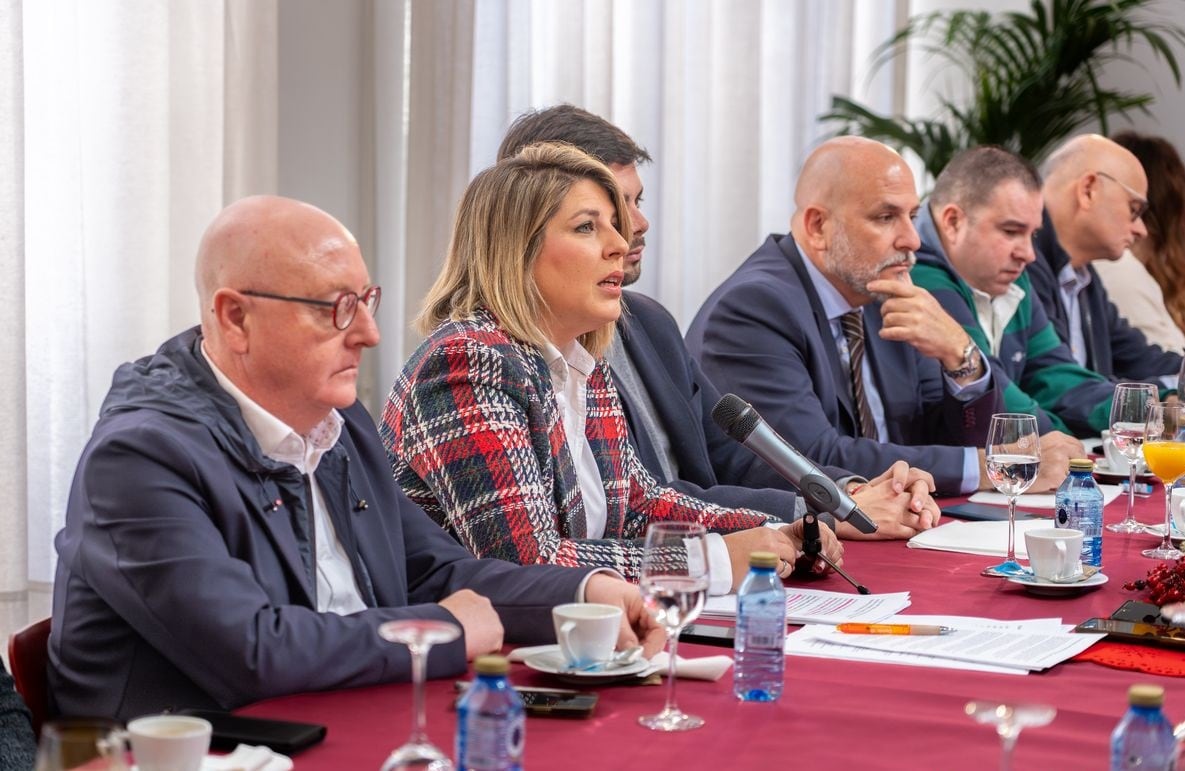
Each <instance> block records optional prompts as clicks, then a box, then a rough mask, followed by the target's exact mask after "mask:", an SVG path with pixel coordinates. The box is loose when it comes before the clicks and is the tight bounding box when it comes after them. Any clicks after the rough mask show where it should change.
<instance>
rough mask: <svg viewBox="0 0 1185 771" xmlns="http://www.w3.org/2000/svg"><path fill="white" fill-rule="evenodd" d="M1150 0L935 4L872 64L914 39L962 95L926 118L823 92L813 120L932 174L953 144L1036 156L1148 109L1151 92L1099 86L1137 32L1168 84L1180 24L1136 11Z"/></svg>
mask: <svg viewBox="0 0 1185 771" xmlns="http://www.w3.org/2000/svg"><path fill="white" fill-rule="evenodd" d="M1154 3H1155V0H1031V5H1030V8H1029V12H1028V13H1027V14H1026V13H1016V12H1013V13H1005V14H1000V15H997V16H993V15H991V14H989V13H988V12H986V11H939V12H936V13H929V14H923V15H920V16H915V17H913V18H911V19H910V20H909V22H908V24H907V25H906V26H905V27H904V28H903V29H901V30H900V31H899V32H898V33H897V34H896V35H894V36H893V37H892V38H891V39H890V40H888V41H887V42H885V43H884V44H882V45H881V46H880V47H879V48H878V49H877V50H876V52H875V53H874V65H873V66H874V70H875V69H876V68H879V67H881V66H883V65H884V64H885V63H887V62H889V61H891V60H892V59H894V58H896V57H898V56H900V55H902V54H903V53H905V52H906V51H907V50H908V47H909V45H910V44H917V45H918V46H919V47H920V50H921V51H923V52H924V53H925V54H927V55H928V56H936V57H938V58H939V59H941V60H944V61H945V62H946V63H947V64H949V65H953V66H954V67H955V68H957V70H958V71H959V72H960V73H961V74H962V75H963V77H965V78H966V80H967V82H968V84H969V85H970V95H969V97H968V98H967V99H966V101H965V102H962V103H960V102H956V101H955V100H954V99H951V98H946V97H943V98H941V99H940V104H941V110H940V113H939V115H938V116H937V117H935V118H931V119H919V120H911V119H907V118H902V117H886V116H882V115H878V114H876V113H874V112H872V111H871V110H869V109H868V108H867V107H864V106H863V105H860V104H858V103H857V102H855V101H853V100H851V99H847V98H845V97H842V96H832V101H831V111H830V112H828V113H826V114H824V115H822V116H820V119H821V120H824V121H831V122H837V123H839V124H840V126H839V130H838V131H837V133H841V134H845V133H851V134H860V135H863V136H866V137H869V138H872V139H879V140H881V141H883V142H886V143H887V144H890V145H892V146H894V147H897V148H898V149H908V150H912V151H913V152H914V153H916V154H917V155H918V157H919V158H920V159H921V160H922V162H923V164H925V167H926V170H927V171H928V172H929V173H930V174H932V175H935V176H936V175H937V174H938V172H939V171H941V170H942V169H943V167H945V166H946V163H947V161H949V160H950V158H951V157H952V156H953V155H954V154H955V153H957V152H958V151H959V150H962V149H965V148H968V147H974V146H976V145H982V144H995V145H1001V146H1003V147H1006V148H1008V149H1010V150H1013V151H1015V152H1017V153H1019V154H1020V155H1022V156H1024V157H1026V158H1029V159H1030V160H1032V161H1034V162H1036V163H1039V162H1040V161H1042V160H1043V159H1044V158H1045V156H1046V155H1047V154H1048V153H1049V152H1050V151H1051V150H1052V149H1053V148H1054V147H1055V146H1056V145H1057V144H1058V143H1060V141H1061V140H1063V139H1065V138H1066V137H1068V136H1069V135H1071V134H1072V133H1074V132H1075V131H1077V130H1078V129H1081V128H1082V127H1084V126H1086V125H1088V124H1090V123H1092V122H1097V123H1098V125H1099V128H1100V130H1101V131H1102V133H1104V134H1106V133H1107V131H1108V126H1109V119H1110V117H1111V116H1113V115H1116V114H1118V115H1126V114H1127V113H1128V112H1130V111H1131V110H1137V109H1138V110H1141V111H1143V112H1147V111H1148V105H1149V104H1151V103H1152V102H1153V100H1154V97H1153V95H1152V94H1149V93H1135V92H1128V91H1119V90H1114V89H1108V88H1104V87H1103V86H1102V85H1100V83H1099V80H1100V74H1101V73H1102V71H1103V69H1104V67H1105V65H1106V64H1107V63H1108V62H1111V61H1117V60H1120V61H1131V47H1132V44H1133V42H1136V41H1139V40H1142V41H1144V42H1146V43H1147V44H1148V46H1149V47H1150V48H1151V50H1152V52H1153V54H1154V56H1155V57H1156V58H1157V59H1158V60H1160V61H1163V62H1164V64H1165V65H1167V66H1168V68H1169V70H1170V71H1171V73H1172V76H1173V80H1174V82H1176V84H1177V85H1180V83H1181V72H1180V69H1179V67H1178V65H1177V59H1176V56H1175V55H1174V53H1173V48H1172V44H1174V43H1185V30H1182V29H1181V28H1180V27H1178V26H1176V25H1174V24H1169V23H1165V22H1161V21H1156V20H1154V19H1150V18H1137V13H1138V12H1140V11H1143V10H1145V9H1146V7H1147V6H1150V5H1152V4H1154Z"/></svg>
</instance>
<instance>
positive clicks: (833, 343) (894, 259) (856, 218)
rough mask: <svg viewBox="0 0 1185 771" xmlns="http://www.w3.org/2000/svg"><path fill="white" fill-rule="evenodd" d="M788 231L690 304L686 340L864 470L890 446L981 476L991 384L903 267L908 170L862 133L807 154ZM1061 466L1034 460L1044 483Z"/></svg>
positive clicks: (917, 460)
mask: <svg viewBox="0 0 1185 771" xmlns="http://www.w3.org/2000/svg"><path fill="white" fill-rule="evenodd" d="M795 204H796V211H795V213H794V217H793V220H792V223H791V231H792V233H791V234H790V235H785V236H778V235H774V236H770V237H769V238H768V239H767V240H766V242H765V243H764V244H763V245H762V246H761V248H759V249H758V250H757V251H756V252H755V253H754V254H753V255H752V256H750V257H749V258H748V259H747V260H746V261H745V262H744V263H743V264H742V265H741V266H740V267H739V268H738V269H737V270H736V271H735V272H734V273H733V274H732V276H730V277H729V278H728V279H727V280H726V281H725V282H724V283H723V284H722V285H721V286H720V287H718V288H717V289H716V291H715V292H713V293H712V295H711V296H710V297H709V298H708V300H707V301H706V302H705V303H704V305H703V307H702V308H701V309H700V311H699V313H698V314H697V315H696V318H695V320H694V321H693V322H692V324H691V327H690V329H689V330H688V334H687V342H688V347H689V348H690V349H691V352H692V354H693V355H696V356H698V358H699V359H700V364H701V365H702V366H703V368H704V371H705V372H706V373H707V375H708V377H710V378H711V379H712V381H713V382H715V383H716V384H717V385H718V386H719V387H720V388H721V389H725V388H726V389H728V390H731V391H734V392H736V393H737V394H738V395H740V396H741V397H742V398H745V399H747V400H749V401H750V402H751V403H753V405H754V406H755V407H757V409H758V410H759V411H760V412H761V414H762V415H763V416H764V417H765V419H766V420H767V421H768V422H769V423H770V424H771V425H772V426H773V427H774V429H775V430H777V431H778V432H779V433H781V434H782V435H783V436H785V437H786V438H787V439H789V440H790V441H791V442H793V443H795V444H796V445H797V446H798V447H799V448H800V449H801V450H802V451H803V452H805V453H806V454H808V455H810V456H811V457H813V458H816V459H818V460H819V461H822V462H824V463H833V464H837V465H841V466H843V467H845V468H849V469H852V470H853V471H855V472H857V473H864V474H868V473H873V472H874V471H875V470H876V469H880V468H884V467H885V466H886V465H888V464H889V463H892V462H894V461H897V460H902V459H903V460H906V461H907V462H909V463H910V464H911V465H914V466H919V467H921V468H924V469H927V470H928V471H930V472H931V473H932V474H933V475H934V480H935V483H936V485H937V487H938V490H939V491H940V492H945V493H952V494H953V493H967V492H971V491H973V490H977V489H980V488H983V487H987V486H988V484H987V478H986V471H985V469H984V468H983V450H982V449H980V448H982V446H983V442H984V440H985V438H986V432H987V427H988V424H989V418H990V416H991V415H992V413H993V412H996V411H997V409H998V407H999V404H1000V398H999V396H1000V395H999V392H998V390H997V387H996V385H995V383H994V381H993V378H992V375H991V371H990V367H989V366H988V365H987V362H986V360H985V359H984V357H983V356H982V354H981V353H980V351H979V349H978V348H977V347H976V346H975V344H974V343H973V342H972V341H971V338H970V337H969V336H968V334H967V332H966V331H965V330H963V329H962V328H961V327H960V326H959V324H958V323H957V322H955V321H954V319H952V318H951V317H950V316H949V315H948V314H947V313H945V312H944V311H943V310H942V308H941V307H940V306H939V305H938V303H937V302H935V300H934V298H933V297H932V296H931V295H930V294H929V293H928V292H926V291H925V290H924V289H920V288H919V287H915V286H914V285H913V284H912V283H911V282H910V280H909V269H910V267H911V266H912V265H913V262H914V258H913V254H912V252H913V251H914V250H915V249H917V248H918V245H919V242H918V235H917V232H916V231H915V230H914V228H913V223H912V218H913V216H914V215H915V214H916V213H917V210H918V205H919V202H918V196H917V192H916V190H915V188H914V180H913V175H912V173H911V172H910V170H909V167H908V166H907V165H906V164H905V162H904V161H903V160H902V159H901V157H900V156H899V155H898V154H897V153H896V152H894V151H893V150H891V149H890V148H888V147H886V146H885V145H882V144H880V143H878V142H873V141H871V140H868V139H863V138H860V137H840V138H836V139H832V140H830V141H828V142H826V143H824V144H823V145H822V146H820V147H819V148H818V149H816V150H815V151H814V152H813V153H812V154H811V156H810V157H809V158H808V159H807V161H806V163H805V164H804V166H803V169H802V172H801V174H800V176H799V179H798V183H797V187H796V189H795ZM1062 476H1064V466H1061V467H1060V474H1059V471H1058V464H1043V466H1042V477H1041V478H1040V479H1038V482H1037V483H1036V487H1037V488H1038V489H1049V488H1050V487H1052V486H1054V485H1055V484H1056V483H1057V482H1060V481H1061V478H1062Z"/></svg>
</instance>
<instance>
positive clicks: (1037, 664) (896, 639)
mask: <svg viewBox="0 0 1185 771" xmlns="http://www.w3.org/2000/svg"><path fill="white" fill-rule="evenodd" d="M892 623H898V624H934V625H936V626H948V627H952V628H953V629H955V631H954V632H952V633H951V634H944V635H881V634H845V633H843V632H839V631H836V629H835V627H834V626H824V625H818V624H812V625H808V626H805V627H803V628H802V629H800V630H798V631H797V632H794V633H793V634H790V635H788V636H787V637H786V655H788V656H814V657H817V658H826V659H842V660H845V661H872V662H877V663H880V664H906V665H910V666H923V667H940V668H945V669H969V670H973V671H976V672H998V673H1001V674H1011V675H1025V674H1028V673H1029V672H1036V671H1039V670H1042V669H1048V668H1049V667H1052V666H1053V665H1055V664H1059V663H1061V662H1063V661H1065V660H1066V659H1068V658H1070V657H1072V656H1075V655H1077V654H1079V653H1081V652H1082V651H1084V650H1086V649H1087V648H1089V647H1090V646H1092V645H1094V644H1095V643H1096V642H1098V641H1099V640H1101V639H1103V637H1104V636H1105V635H1101V634H1078V633H1075V632H1072V631H1071V630H1072V629H1073V627H1072V626H1069V625H1065V624H1062V620H1061V619H1060V618H1044V619H1032V620H1028V621H998V620H995V619H990V618H972V617H968V616H897V617H894V618H893V619H892Z"/></svg>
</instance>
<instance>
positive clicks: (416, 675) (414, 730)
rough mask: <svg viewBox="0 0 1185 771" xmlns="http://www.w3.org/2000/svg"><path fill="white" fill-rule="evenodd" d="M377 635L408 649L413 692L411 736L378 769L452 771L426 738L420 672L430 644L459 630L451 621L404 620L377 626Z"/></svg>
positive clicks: (458, 633) (445, 639) (454, 636)
mask: <svg viewBox="0 0 1185 771" xmlns="http://www.w3.org/2000/svg"><path fill="white" fill-rule="evenodd" d="M379 635H380V636H382V638H383V639H384V640H387V641H389V642H393V643H401V644H403V645H406V646H407V649H408V651H410V652H411V679H412V684H413V688H414V692H415V696H414V699H415V702H414V710H413V713H412V721H411V737H409V738H408V740H407V742H406V743H405V744H404V745H403V746H402V747H399V748H398V749H396V750H393V751H392V752H391V754H390V756H388V757H387V762H386V763H383V768H382V771H396V770H397V769H410V768H415V769H424V771H453V763H452V761H451V760H449V758H448V756H447V755H445V754H444V753H443V752H441V751H440V750H439V749H437V748H436V747H435V746H434V745H433V744H432V742H430V741H429V740H428V731H427V728H426V723H425V718H424V673H425V669H426V668H427V662H428V651H429V650H430V649H431V648H432V646H433V645H436V644H437V643H447V642H452V641H453V640H455V639H457V638H458V637H460V636H461V629H460V628H459V627H458V626H457V625H456V624H454V623H452V622H451V621H433V620H430V619H407V620H405V621H388V622H386V623H384V624H382V625H381V626H379Z"/></svg>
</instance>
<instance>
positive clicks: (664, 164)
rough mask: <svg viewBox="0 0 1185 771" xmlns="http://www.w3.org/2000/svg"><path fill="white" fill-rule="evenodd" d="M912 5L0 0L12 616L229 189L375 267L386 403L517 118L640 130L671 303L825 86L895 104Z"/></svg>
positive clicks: (661, 278)
mask: <svg viewBox="0 0 1185 771" xmlns="http://www.w3.org/2000/svg"><path fill="white" fill-rule="evenodd" d="M904 5H905V0H799V1H797V2H785V1H784V0H728V1H726V0H680V1H678V2H677V1H675V0H439V1H436V0H342V2H338V3H324V2H321V1H320V0H285V1H284V2H282V3H280V2H277V0H262V1H261V0H224V1H223V2H187V3H160V2H157V1H156V0H0V148H3V152H2V154H0V323H3V324H4V329H5V334H4V335H0V356H2V357H3V358H2V359H0V362H2V363H3V364H4V367H3V369H2V371H0V396H2V398H3V400H4V401H3V403H4V404H6V405H7V406H8V409H7V410H4V411H2V412H0V450H2V451H4V457H5V458H7V462H6V463H5V464H3V466H0V484H3V488H2V489H4V490H5V492H6V493H7V497H6V505H5V506H4V507H3V508H2V509H0V631H3V632H6V631H7V630H10V629H12V628H13V627H15V626H19V625H20V624H23V623H24V622H25V621H26V620H27V619H30V618H36V617H39V616H42V615H45V614H46V613H48V608H49V605H48V597H47V589H48V588H49V584H50V582H51V581H52V577H53V568H54V560H53V547H52V537H53V535H54V533H55V532H56V531H57V530H58V529H59V528H60V526H61V523H62V518H63V515H64V512H65V506H66V496H67V493H68V491H69V487H70V481H71V477H72V475H73V472H74V466H75V464H76V462H77V458H78V454H79V452H80V450H81V448H82V446H83V444H84V443H85V441H86V439H87V437H88V435H89V433H90V430H91V427H92V426H93V424H94V421H95V419H96V418H97V416H98V411H99V407H100V404H101V400H102V398H103V395H104V394H105V392H106V389H107V387H108V384H109V382H110V377H111V373H112V371H113V370H114V368H115V367H116V366H117V365H118V364H119V363H121V362H123V361H127V360H130V359H133V358H136V357H139V356H143V355H145V354H146V353H149V352H151V351H152V350H154V348H155V347H156V346H157V345H158V344H159V343H160V341H161V340H163V339H164V338H166V337H168V336H169V335H172V334H174V333H176V332H177V331H179V330H181V329H183V328H185V327H187V326H189V325H190V324H192V323H193V322H194V320H195V319H196V318H197V313H196V310H197V309H196V307H195V301H194V297H193V288H192V279H191V271H192V259H193V254H194V251H195V248H196V245H197V241H198V238H199V236H200V233H201V232H202V230H203V228H204V227H205V225H206V224H207V223H208V222H209V220H210V219H211V217H212V216H213V215H214V214H215V213H216V212H217V211H218V209H219V208H220V207H221V206H223V205H224V204H225V203H227V202H229V201H231V200H234V199H236V198H238V197H240V196H242V195H245V194H249V193H256V192H279V193H281V194H285V193H286V194H292V195H297V196H299V197H303V198H307V199H310V200H313V201H314V202H316V203H318V205H321V206H323V207H324V208H326V209H327V210H329V211H330V213H332V214H334V215H336V216H338V217H339V218H340V219H342V220H343V222H347V223H348V224H350V226H351V227H353V228H354V229H355V230H356V235H357V236H358V238H359V241H360V243H362V244H363V245H364V246H365V247H367V252H368V256H369V258H370V260H371V263H372V265H371V272H372V276H373V277H374V279H375V280H376V282H378V283H381V284H382V285H383V286H384V289H385V292H384V305H383V308H382V309H381V311H380V314H381V318H380V322H381V324H382V327H383V331H384V335H385V337H384V343H383V345H382V346H381V347H380V349H379V351H377V352H376V353H375V354H374V355H372V356H371V359H370V363H369V365H368V366H369V371H368V374H367V381H366V383H364V387H363V396H364V399H365V401H366V402H367V404H368V406H369V407H371V409H372V410H377V409H380V408H381V405H382V402H383V398H384V397H385V394H386V391H387V388H388V387H389V385H390V383H391V381H392V379H393V378H394V375H395V373H396V372H397V371H398V369H399V367H400V366H401V364H402V362H403V360H404V358H405V357H406V356H407V354H408V353H409V352H410V348H411V346H414V345H415V344H416V343H417V342H418V339H419V337H418V335H417V334H415V332H414V331H412V330H410V329H409V327H408V321H409V319H410V318H411V317H413V316H414V315H415V313H416V311H417V309H418V306H419V301H420V298H421V297H422V295H423V293H424V291H425V290H426V288H427V287H428V285H429V284H430V283H431V282H432V280H433V279H434V277H435V275H436V272H437V270H438V268H439V265H440V261H441V258H442V256H443V253H444V250H445V247H446V244H447V240H448V234H449V228H450V224H451V220H452V216H453V211H454V208H455V205H456V201H457V199H458V198H459V196H460V193H461V191H462V190H463V188H464V186H465V184H466V183H467V182H468V180H469V179H470V178H471V176H472V175H473V174H474V173H475V172H476V171H477V170H479V169H481V168H484V167H485V166H487V165H489V164H490V163H492V162H493V160H494V154H495V151H496V148H497V145H498V143H499V140H500V139H501V136H502V133H503V132H504V131H505V129H506V127H507V126H508V125H509V123H510V122H511V120H513V119H514V117H516V116H517V115H519V114H520V113H522V112H523V111H525V110H527V109H531V108H539V107H545V106H549V105H552V104H556V103H558V102H561V101H567V102H572V103H575V104H578V105H580V106H583V107H585V108H587V109H589V110H591V111H593V112H595V113H598V114H600V115H603V116H605V117H606V118H608V119H609V120H611V121H613V122H615V123H617V124H618V125H620V126H621V127H622V128H624V129H625V130H626V131H628V132H629V133H630V134H632V135H633V136H634V138H635V139H637V140H638V141H639V142H640V143H641V144H642V145H644V146H645V147H647V148H648V149H649V150H650V152H651V154H652V155H653V156H654V158H655V162H654V163H653V164H652V165H651V166H650V167H648V168H645V169H643V171H642V173H643V179H644V181H645V183H646V203H645V204H644V205H645V207H646V209H647V211H648V212H649V214H650V215H651V219H652V221H653V222H654V228H653V230H652V231H651V233H650V235H649V248H648V250H647V256H646V264H645V270H644V272H643V279H642V282H641V283H640V284H639V286H638V288H639V289H640V290H642V291H644V292H647V293H650V294H652V295H654V296H656V297H657V298H659V299H660V300H661V301H663V302H664V303H666V304H667V306H668V307H669V308H670V309H671V310H672V312H673V313H674V314H675V315H676V317H677V318H679V320H680V321H681V322H682V323H684V324H686V323H687V322H688V321H690V318H691V316H692V315H693V314H694V312H695V310H696V308H697V307H698V305H699V303H700V301H701V300H702V299H703V298H704V297H705V296H706V295H707V293H708V292H710V291H711V289H712V288H713V287H714V286H715V285H716V284H717V283H718V282H719V281H720V280H721V279H722V278H723V277H724V276H725V275H727V274H728V273H729V272H730V271H731V270H732V269H733V267H735V265H736V264H738V263H739V262H740V261H741V260H743V259H744V257H745V256H746V255H747V254H748V253H749V252H750V251H752V250H753V249H754V248H755V247H756V246H757V245H758V244H759V243H760V241H761V239H762V238H763V237H764V235H765V234H766V233H767V232H770V231H784V230H785V229H786V227H787V223H788V220H789V216H790V212H791V206H792V201H791V193H792V190H793V181H794V175H795V173H796V170H797V167H798V165H799V164H800V163H801V160H802V158H803V157H804V155H805V153H806V152H807V151H808V150H809V148H810V147H811V146H812V144H813V143H814V142H816V141H817V140H818V138H819V137H820V136H822V135H823V134H824V133H825V131H826V130H827V129H826V128H824V127H822V126H820V125H819V124H818V123H817V122H816V116H817V115H818V114H819V113H820V112H823V111H824V110H826V109H827V107H828V106H829V101H830V95H831V94H832V93H845V94H852V95H855V96H857V97H858V98H860V99H861V100H863V101H865V102H866V103H869V104H872V105H873V106H874V107H876V108H877V109H881V110H885V111H889V110H893V109H894V108H895V107H896V106H898V105H900V104H901V103H902V97H901V93H902V90H901V84H900V82H899V81H900V77H899V74H900V73H894V72H893V71H886V72H884V73H882V74H881V75H880V76H879V77H878V78H877V79H875V80H871V81H870V80H868V79H867V77H866V76H867V73H866V70H865V65H866V62H867V58H868V52H869V51H870V50H871V48H872V46H874V45H875V44H876V43H878V42H879V41H881V40H883V39H884V38H886V37H887V36H888V35H889V34H890V32H891V31H892V29H893V28H894V27H895V26H896V24H897V23H898V22H899V21H900V20H901V18H902V16H901V8H902V7H904ZM343 144H347V145H349V147H346V148H344V149H343V148H342V147H340V146H341V145H343Z"/></svg>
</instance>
